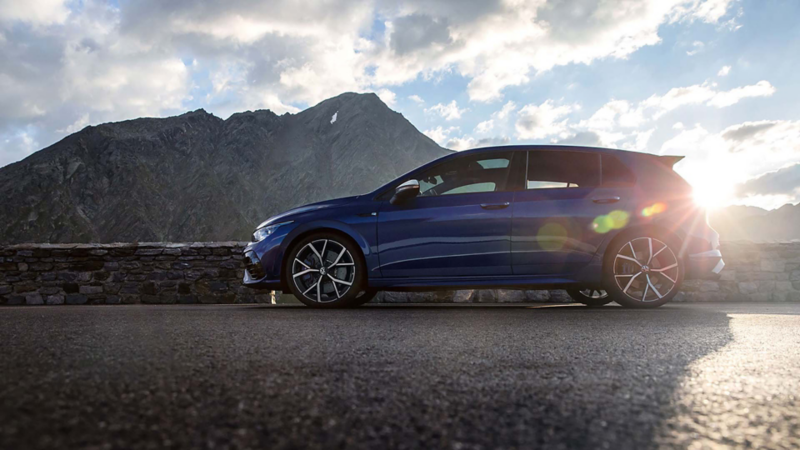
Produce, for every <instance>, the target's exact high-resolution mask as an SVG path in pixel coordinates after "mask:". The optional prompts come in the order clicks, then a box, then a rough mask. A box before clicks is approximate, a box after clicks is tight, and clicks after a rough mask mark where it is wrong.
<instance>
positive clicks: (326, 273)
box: [284, 232, 367, 308]
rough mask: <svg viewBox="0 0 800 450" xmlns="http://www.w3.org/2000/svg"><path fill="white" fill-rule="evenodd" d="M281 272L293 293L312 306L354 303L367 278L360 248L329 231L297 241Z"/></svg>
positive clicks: (349, 304) (323, 306)
mask: <svg viewBox="0 0 800 450" xmlns="http://www.w3.org/2000/svg"><path fill="white" fill-rule="evenodd" d="M284 273H285V274H286V284H287V285H288V286H289V290H290V291H291V292H292V294H293V295H294V296H295V297H297V299H298V300H300V301H301V302H302V303H303V304H305V305H306V306H310V307H313V308H346V307H350V306H356V305H357V304H358V300H359V299H358V294H360V293H361V292H362V291H363V290H364V288H365V287H366V281H367V280H366V265H365V264H364V258H363V257H362V255H361V249H359V248H358V247H357V246H356V245H355V244H353V243H352V242H351V241H350V239H347V238H344V237H342V236H341V235H339V234H334V233H329V232H320V233H314V234H311V235H309V236H307V237H305V238H303V239H302V240H300V241H299V242H297V244H295V245H294V246H293V247H292V249H291V250H289V252H288V253H287V258H286V260H285V262H284ZM320 280H322V282H321V283H320Z"/></svg>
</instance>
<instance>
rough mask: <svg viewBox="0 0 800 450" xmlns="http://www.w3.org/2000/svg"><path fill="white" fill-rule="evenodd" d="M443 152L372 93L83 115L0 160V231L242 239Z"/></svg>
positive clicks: (33, 235)
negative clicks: (114, 116) (269, 222)
mask: <svg viewBox="0 0 800 450" xmlns="http://www.w3.org/2000/svg"><path fill="white" fill-rule="evenodd" d="M334 118H335V120H334ZM447 153H449V151H448V150H445V149H443V148H441V147H439V146H438V145H436V143H434V142H433V141H432V140H431V139H429V138H428V137H427V136H425V135H423V134H422V133H420V132H419V131H418V130H417V129H416V128H414V126H413V125H412V124H411V123H409V122H408V121H407V120H406V119H405V118H403V116H402V115H401V114H398V113H396V112H394V111H392V110H391V109H390V108H388V107H387V106H386V105H385V104H384V103H383V102H382V101H381V100H380V99H379V98H378V96H376V95H375V94H357V93H344V94H342V95H339V96H336V97H333V98H331V99H328V100H325V101H322V102H320V103H319V104H318V105H315V106H313V107H311V108H308V109H306V110H304V111H302V112H300V113H298V114H284V115H280V116H279V115H277V114H275V113H274V112H272V111H269V110H258V111H246V112H242V113H236V114H233V115H231V116H230V117H229V118H228V119H226V120H223V119H220V118H219V117H216V116H214V115H213V114H210V113H208V112H207V111H205V110H203V109H198V110H195V111H190V112H187V113H184V114H181V115H178V116H174V117H166V118H138V119H132V120H126V121H122V122H114V123H106V124H101V125H97V126H91V127H87V128H85V129H84V130H81V131H79V132H78V133H75V134H72V135H70V136H67V137H66V138H64V139H63V140H61V141H59V142H57V143H56V144H54V145H52V146H50V147H48V148H46V149H44V150H41V151H39V152H36V153H35V154H33V155H31V156H29V157H28V158H26V159H25V160H23V161H21V162H19V163H15V164H11V165H9V166H6V167H4V168H0V195H1V196H2V197H3V198H4V201H3V203H2V204H0V243H11V242H115V241H196V240H198V241H199V240H241V239H247V238H248V237H249V234H250V232H251V231H252V227H253V226H255V225H257V224H258V223H260V222H261V221H262V220H264V219H265V218H267V217H269V216H270V215H272V214H275V213H278V212H281V211H284V210H287V209H289V208H291V207H293V206H297V205H301V204H305V203H309V202H314V201H320V200H325V199H329V198H335V197H341V196H347V195H354V194H360V193H364V192H368V191H371V190H373V189H375V188H376V187H378V186H380V185H381V184H383V183H385V182H387V181H389V180H391V179H393V178H395V177H397V176H399V175H400V174H402V173H405V172H407V171H408V170H410V169H412V168H414V167H416V166H418V165H420V164H423V163H425V162H428V161H430V160H432V159H434V158H437V157H439V156H443V155H445V154H447Z"/></svg>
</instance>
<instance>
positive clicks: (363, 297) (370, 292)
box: [350, 289, 378, 306]
mask: <svg viewBox="0 0 800 450" xmlns="http://www.w3.org/2000/svg"><path fill="white" fill-rule="evenodd" d="M376 295H378V291H377V290H375V289H367V290H365V291H363V292H362V293H361V294H360V295H359V296H358V297H356V299H355V301H354V302H353V304H352V305H350V306H361V305H363V304H365V303H369V301H370V300H372V299H373V298H375V296H376Z"/></svg>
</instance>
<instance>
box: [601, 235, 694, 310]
mask: <svg viewBox="0 0 800 450" xmlns="http://www.w3.org/2000/svg"><path fill="white" fill-rule="evenodd" d="M639 238H653V239H658V240H659V241H661V242H663V243H665V244H667V245H668V246H669V248H670V250H672V252H673V253H674V254H675V257H676V258H677V260H678V278H677V279H676V281H677V282H676V283H675V287H674V288H673V289H672V291H671V292H670V293H669V294H667V295H665V296H664V298H662V299H660V300H657V301H653V302H642V301H638V300H635V299H632V298H630V297H629V296H628V295H626V294H625V293H623V292H622V289H620V288H619V286H617V282H616V280H615V279H614V257H615V256H616V255H617V254H618V253H619V252H620V250H621V249H622V247H624V246H625V245H626V244H627V243H628V242H630V241H632V240H634V239H639ZM680 248H681V247H680V242H678V240H677V239H675V238H673V237H672V236H666V235H664V234H663V233H659V232H655V231H646V230H642V231H633V232H630V231H629V232H625V233H624V234H622V235H621V236H620V237H619V238H618V239H615V240H614V242H613V243H612V245H611V246H609V248H608V249H607V250H606V253H605V258H604V263H603V286H604V289H605V291H606V292H607V293H608V296H609V298H610V299H611V300H609V301H615V302H617V303H619V304H620V305H622V306H624V307H626V308H658V307H659V306H662V305H664V304H666V303H668V302H669V301H670V300H672V299H673V298H675V296H676V295H678V292H679V291H680V288H681V286H682V285H683V278H684V275H685V273H686V265H685V264H684V261H683V259H682V258H681V257H680V251H679V250H680Z"/></svg>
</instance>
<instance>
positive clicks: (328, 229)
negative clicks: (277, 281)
mask: <svg viewBox="0 0 800 450" xmlns="http://www.w3.org/2000/svg"><path fill="white" fill-rule="evenodd" d="M309 225H310V226H304V227H302V229H301V228H299V227H298V229H295V230H293V232H292V233H290V234H289V236H287V239H286V240H284V243H285V245H284V248H283V252H282V254H281V263H280V264H281V284H282V285H283V288H284V290H286V288H287V287H288V286H289V285H288V281H289V279H288V278H287V276H288V273H287V271H286V270H285V268H286V258H288V257H289V253H290V251H291V250H292V248H293V247H294V246H295V245H296V244H297V243H298V242H300V241H301V240H302V239H305V238H306V237H308V236H310V235H312V234H316V233H331V234H335V235H337V236H339V237H341V238H342V239H344V240H348V241H350V243H351V244H354V245H355V246H356V247H357V248H358V249H359V250H360V251H359V253H358V255H357V256H358V257H359V258H361V261H362V262H363V263H364V264H365V266H366V253H365V251H364V249H365V248H366V249H367V250H368V249H369V244H367V241H366V239H364V238H363V237H362V236H361V235H360V234H358V233H356V232H355V231H354V230H352V229H349V227H347V226H346V225H345V224H341V225H345V226H337V225H336V224H317V225H316V226H311V225H312V224H309ZM364 276H365V277H367V280H369V270H366V271H365V273H364Z"/></svg>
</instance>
